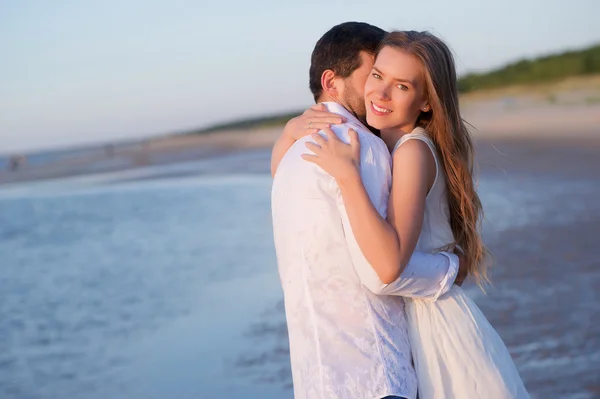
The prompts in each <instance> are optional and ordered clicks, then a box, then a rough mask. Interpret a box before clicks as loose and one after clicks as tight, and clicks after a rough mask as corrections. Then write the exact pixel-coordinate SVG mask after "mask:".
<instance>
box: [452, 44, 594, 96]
mask: <svg viewBox="0 0 600 399" xmlns="http://www.w3.org/2000/svg"><path fill="white" fill-rule="evenodd" d="M595 73H600V45H596V46H594V47H591V48H588V49H585V50H579V51H567V52H565V53H561V54H554V55H550V56H546V57H540V58H536V59H533V60H522V61H519V62H516V63H514V64H510V65H507V66H505V67H504V68H501V69H497V70H495V71H492V72H488V73H482V74H476V73H471V74H468V75H466V76H464V77H462V78H461V79H459V80H458V90H459V91H460V92H461V93H467V92H471V91H475V90H485V89H495V88H499V87H504V86H511V85H521V84H530V83H543V82H551V81H556V80H560V79H564V78H567V77H570V76H579V75H588V74H595Z"/></svg>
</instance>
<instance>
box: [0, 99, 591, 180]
mask: <svg viewBox="0 0 600 399" xmlns="http://www.w3.org/2000/svg"><path fill="white" fill-rule="evenodd" d="M480 97H481V95H479V94H473V95H472V96H471V97H468V96H467V97H466V98H465V99H464V100H462V101H463V103H464V104H461V108H462V109H463V112H462V113H463V117H464V119H465V120H466V121H467V122H468V123H469V124H470V125H471V134H472V137H473V140H474V142H475V145H476V148H477V149H478V151H479V150H481V149H482V148H486V147H493V146H499V147H502V148H504V149H507V148H511V147H515V148H518V147H519V146H523V147H527V148H530V151H529V152H530V153H531V154H533V155H534V154H535V151H534V150H533V149H535V148H536V147H544V148H545V150H544V151H550V152H551V153H553V154H555V156H556V157H559V158H561V151H560V150H559V149H560V148H566V149H569V150H568V152H570V153H571V156H573V154H572V153H573V152H577V151H576V150H577V149H579V150H581V151H583V152H584V153H586V154H587V153H589V152H590V151H596V152H597V151H598V150H599V149H600V102H599V103H597V104H581V103H579V104H575V105H574V104H571V103H564V104H563V103H559V104H548V103H544V102H540V101H538V100H532V98H533V97H531V96H525V95H521V96H518V97H502V96H499V95H490V96H489V97H488V98H487V99H481V98H480ZM572 97H573V96H571V97H569V98H571V99H572ZM282 128H283V127H282V126H276V127H269V128H257V129H246V130H229V131H219V132H213V133H206V134H201V135H174V136H165V137H161V138H154V139H148V140H144V141H141V142H139V143H133V144H132V143H127V144H121V145H120V144H115V145H108V146H96V147H91V148H88V149H85V150H81V151H76V150H75V151H71V152H68V151H67V152H66V154H65V155H62V156H58V157H55V159H51V160H49V161H46V162H41V161H40V162H38V163H37V164H36V163H34V162H33V159H32V162H30V163H29V164H28V163H24V165H23V166H22V167H20V168H18V169H17V170H8V169H5V170H0V189H1V188H2V187H5V186H7V185H10V186H13V185H18V184H20V183H26V182H34V181H49V180H52V179H61V178H69V177H74V176H87V175H95V174H102V173H116V172H123V171H129V170H135V169H143V168H148V167H160V166H167V165H176V164H182V163H189V162H195V161H204V160H209V159H215V158H219V157H225V156H229V155H234V154H237V153H243V152H246V151H250V150H267V149H269V148H271V147H272V145H273V143H274V142H275V140H276V139H277V137H278V136H279V134H280V133H281V130H282ZM509 151H510V150H509ZM540 151H541V150H540ZM489 154H491V152H490V151H487V152H486V153H485V154H482V155H478V159H479V160H480V161H481V160H483V161H485V160H486V159H487V157H488V155H489ZM523 155H524V154H521V156H523ZM586 157H587V158H589V156H586ZM32 158H34V156H32ZM496 158H497V157H496Z"/></svg>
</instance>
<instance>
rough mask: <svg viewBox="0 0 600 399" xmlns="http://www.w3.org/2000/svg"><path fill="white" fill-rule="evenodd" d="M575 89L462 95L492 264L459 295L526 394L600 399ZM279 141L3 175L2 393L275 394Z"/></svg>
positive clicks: (583, 152) (56, 162) (589, 212)
mask: <svg viewBox="0 0 600 399" xmlns="http://www.w3.org/2000/svg"><path fill="white" fill-rule="evenodd" d="M575 86H576V85H575ZM589 86H590V85H589V84H588V85H582V87H573V84H572V85H571V86H570V87H569V89H568V90H566V89H564V88H563V89H560V92H559V94H558V95H557V94H553V93H550V94H547V93H542V94H540V93H539V92H535V91H533V92H532V94H531V95H523V93H522V92H519V93H518V94H514V93H513V94H511V93H507V92H502V93H496V94H493V93H492V95H490V94H487V95H486V96H482V95H480V94H477V95H473V96H471V97H468V98H465V99H464V101H465V102H464V117H465V119H466V120H467V121H468V122H470V123H471V124H472V125H473V126H474V127H475V128H476V130H473V135H474V138H475V145H476V151H477V169H478V173H477V175H478V184H479V185H478V190H479V192H480V194H481V197H482V201H483V205H484V210H485V213H486V219H485V222H484V226H483V232H484V239H485V242H486V243H487V245H488V246H489V248H490V250H491V252H492V253H493V256H494V267H493V274H492V280H493V284H492V285H491V286H490V287H488V288H487V293H486V294H484V293H483V292H481V290H479V289H478V288H477V287H476V286H474V285H473V284H470V283H467V284H466V286H465V288H466V289H467V291H468V293H469V295H470V296H471V297H472V298H473V299H474V300H475V302H476V303H477V304H478V305H479V306H480V307H481V309H482V311H483V313H484V314H485V315H486V317H488V319H489V320H490V322H491V323H492V325H493V326H494V327H495V328H496V329H497V331H498V332H499V334H500V336H501V337H502V338H503V339H504V341H505V342H506V344H507V346H508V347H509V350H510V352H511V354H512V356H513V358H514V360H515V362H516V364H517V367H518V368H519V371H520V373H521V375H522V377H523V379H524V381H525V383H526V386H527V388H528V389H529V391H530V393H531V395H532V397H533V398H540V399H542V398H558V397H560V398H572V399H593V398H598V397H600V306H599V305H598V303H600V258H598V256H597V255H596V252H595V249H596V246H597V241H598V237H599V236H600V201H598V198H600V104H599V103H596V102H595V101H594V100H593V98H595V97H594V96H595V94H594V93H596V92H595V91H593V92H592V94H590V92H589V89H588V88H589ZM557 90H558V89H557ZM565 93H566V94H565ZM550 95H553V97H551V98H552V101H549V100H548V98H549V96H550ZM590 99H592V100H590ZM280 132H281V128H280V127H274V128H265V129H260V130H256V131H252V130H243V131H229V132H218V133H212V134H206V135H198V136H193V135H187V136H177V137H175V136H173V137H162V138H155V139H152V140H145V141H143V142H136V143H128V144H120V145H114V146H113V147H110V148H107V147H105V146H95V147H90V148H87V149H85V150H78V151H67V152H65V153H61V154H58V155H56V154H54V155H46V158H44V157H42V156H41V155H40V156H39V157H38V158H36V157H31V158H30V159H29V160H28V161H30V162H31V163H29V164H27V165H26V166H24V167H23V168H22V169H21V170H17V171H8V170H5V171H3V172H1V173H0V182H1V183H2V184H0V220H1V221H2V223H1V224H0V238H1V239H0V253H2V254H3V260H2V266H3V277H2V279H0V291H1V292H3V295H4V300H3V301H2V302H1V303H0V320H2V322H0V396H1V397H3V398H15V399H16V398H18V399H25V398H31V397H36V398H56V397H69V398H84V399H89V398H106V397H122V398H131V399H134V398H140V399H149V398H161V399H163V398H174V397H177V398H190V399H191V398H198V397H219V396H236V395H237V396H239V397H248V398H264V399H271V398H273V399H275V398H291V397H292V391H291V389H290V387H291V385H290V384H291V376H290V370H289V353H288V344H287V330H286V328H285V315H284V312H283V306H282V292H281V288H280V285H279V280H278V274H277V265H276V259H275V253H274V248H273V243H272V230H271V229H272V227H271V221H270V202H269V198H270V184H271V177H270V173H269V160H270V152H269V148H270V146H271V145H272V143H273V142H274V140H275V139H276V138H277V137H278V135H279V134H280Z"/></svg>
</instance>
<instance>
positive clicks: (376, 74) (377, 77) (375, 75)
mask: <svg viewBox="0 0 600 399" xmlns="http://www.w3.org/2000/svg"><path fill="white" fill-rule="evenodd" d="M372 75H373V77H374V78H375V79H381V75H379V74H378V73H373V74H372Z"/></svg>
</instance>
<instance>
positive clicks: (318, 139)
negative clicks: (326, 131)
mask: <svg viewBox="0 0 600 399" xmlns="http://www.w3.org/2000/svg"><path fill="white" fill-rule="evenodd" d="M310 136H311V137H312V139H313V140H314V141H315V143H317V144H318V145H319V147H323V146H324V145H327V140H326V139H325V138H324V137H323V136H321V135H320V134H319V133H313V134H311V135H310Z"/></svg>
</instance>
